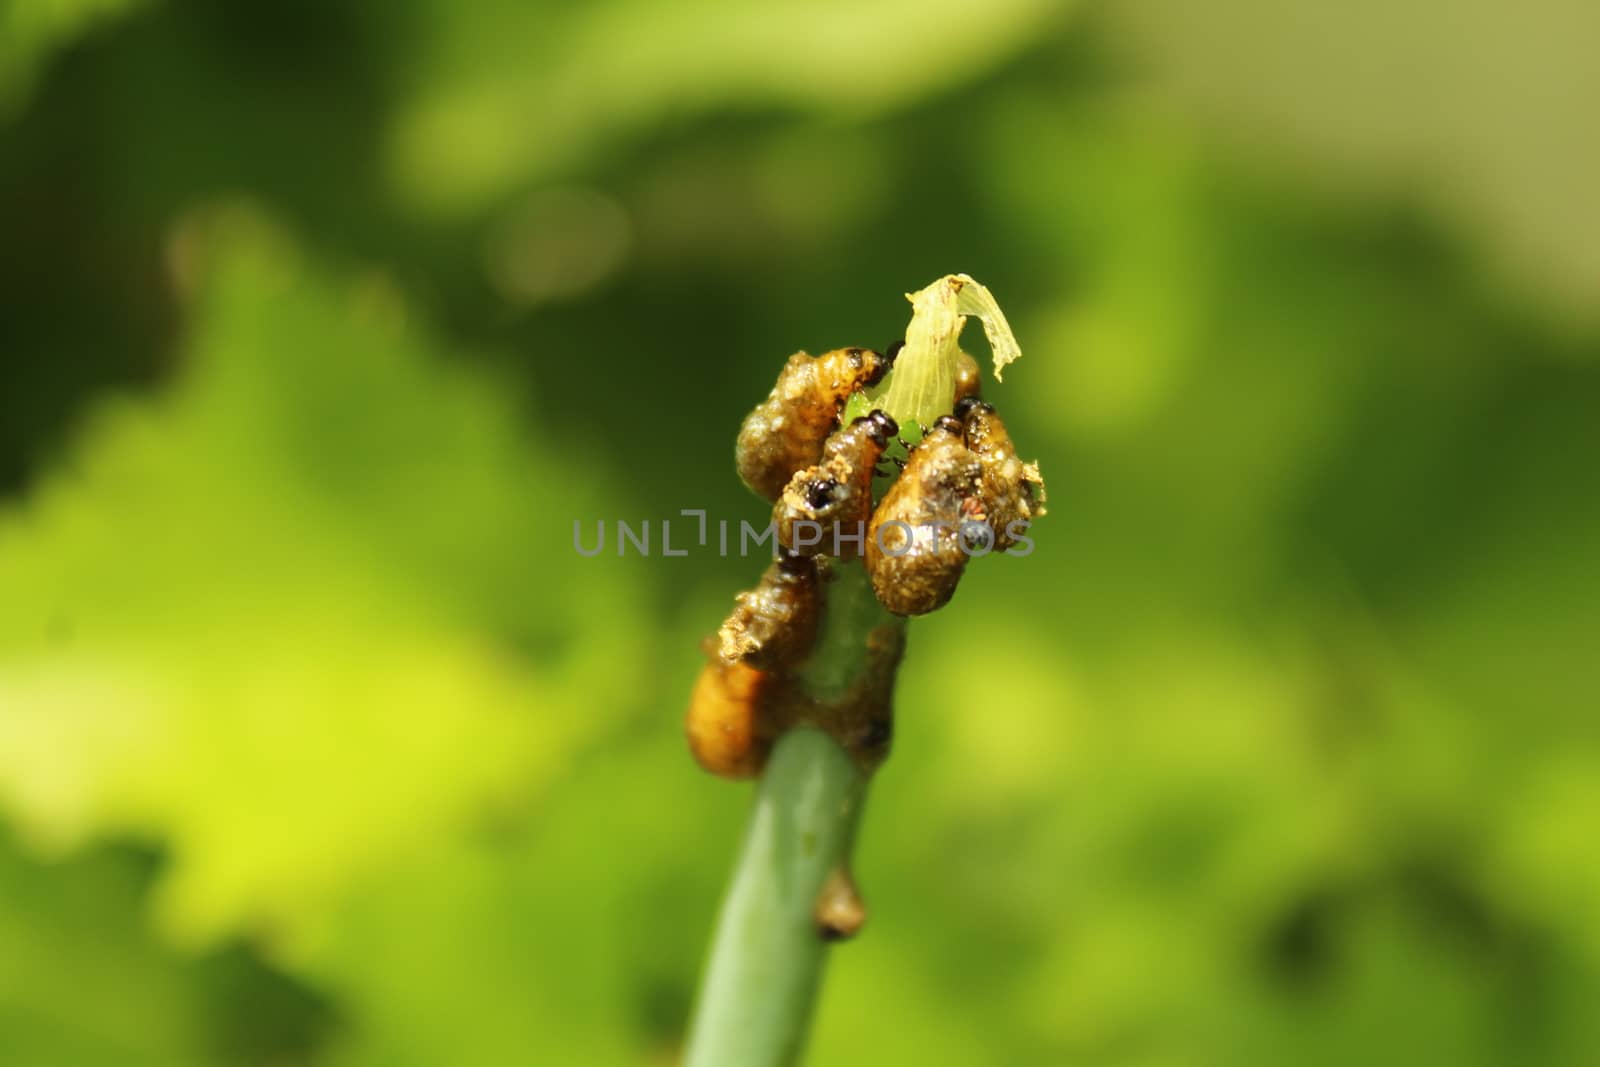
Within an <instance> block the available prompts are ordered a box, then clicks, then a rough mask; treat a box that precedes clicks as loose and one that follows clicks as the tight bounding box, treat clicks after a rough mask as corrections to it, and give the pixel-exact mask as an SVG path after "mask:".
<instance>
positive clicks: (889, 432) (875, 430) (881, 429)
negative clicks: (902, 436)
mask: <svg viewBox="0 0 1600 1067" xmlns="http://www.w3.org/2000/svg"><path fill="white" fill-rule="evenodd" d="M862 423H866V424H867V432H868V433H870V434H871V435H872V439H873V441H875V442H877V445H878V447H879V448H886V447H887V446H888V444H889V442H890V441H892V440H894V438H895V437H896V436H898V435H899V433H900V424H899V423H898V422H895V421H894V420H893V419H891V418H890V417H889V416H888V415H886V414H884V413H883V412H881V411H874V412H873V413H872V414H870V415H863V416H862V417H861V418H859V419H857V420H856V425H858V426H859V425H861V424H862Z"/></svg>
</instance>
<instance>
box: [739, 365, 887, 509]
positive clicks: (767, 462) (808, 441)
mask: <svg viewBox="0 0 1600 1067" xmlns="http://www.w3.org/2000/svg"><path fill="white" fill-rule="evenodd" d="M890 362H891V361H890V360H889V359H887V358H886V357H884V356H883V355H881V354H880V353H877V352H874V351H872V350H871V349H869V348H836V349H834V350H833V351H832V352H826V353H824V354H822V355H820V356H817V357H815V358H813V357H811V356H808V355H806V354H805V353H804V352H797V353H795V354H794V355H792V356H790V357H789V362H788V363H786V364H784V367H783V370H782V372H781V373H779V375H778V382H777V384H776V385H775V386H773V388H772V392H771V393H770V394H768V396H767V399H766V400H764V401H762V402H761V404H759V405H758V406H757V407H756V409H755V410H754V411H752V412H751V413H750V414H749V415H748V416H746V418H745V420H744V425H743V426H741V427H740V428H739V442H738V446H737V448H736V451H735V460H736V462H737V464H738V468H739V477H740V478H742V479H744V484H745V485H748V486H749V487H750V488H751V489H752V490H754V491H755V492H756V493H758V494H759V495H761V496H763V497H765V498H766V499H768V500H772V501H776V500H777V499H778V498H779V497H780V496H782V495H783V490H784V487H785V486H786V485H788V484H789V479H791V478H793V477H794V474H795V472H796V471H799V470H804V469H805V468H806V467H810V466H812V465H814V464H816V463H817V462H818V460H820V459H821V457H822V445H823V442H824V441H825V440H827V437H828V435H829V434H830V433H832V432H833V430H834V428H835V427H836V426H837V425H838V423H839V412H840V410H841V409H842V408H843V407H844V403H845V401H846V400H848V399H850V394H851V393H854V392H855V391H856V390H857V389H860V388H863V387H865V386H869V385H874V384H876V383H877V382H878V381H879V380H880V379H881V378H882V377H883V375H884V373H885V372H886V371H887V370H888V369H889V365H890Z"/></svg>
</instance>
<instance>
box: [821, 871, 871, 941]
mask: <svg viewBox="0 0 1600 1067" xmlns="http://www.w3.org/2000/svg"><path fill="white" fill-rule="evenodd" d="M811 918H812V920H813V921H814V922H815V923H816V926H817V936H818V937H820V938H821V939H822V940H824V941H848V940H849V939H850V938H852V937H855V936H856V934H858V933H860V932H861V927H862V926H864V925H866V921H867V906H866V904H865V903H864V902H863V901H862V899H861V893H860V891H859V890H857V889H856V883H855V879H853V878H851V877H850V872H849V870H847V869H846V868H845V867H843V866H838V867H835V868H834V869H833V870H832V871H830V872H828V878H827V881H825V882H823V883H822V889H821V890H820V891H819V892H818V893H817V902H816V906H815V907H814V908H813V909H812V913H811Z"/></svg>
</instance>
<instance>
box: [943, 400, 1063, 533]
mask: <svg viewBox="0 0 1600 1067" xmlns="http://www.w3.org/2000/svg"><path fill="white" fill-rule="evenodd" d="M956 416H957V417H958V418H960V419H961V420H962V423H963V426H964V432H965V438H966V443H967V448H968V449H970V450H971V451H972V453H973V454H974V455H975V456H977V457H978V462H979V463H980V464H981V465H982V467H983V503H984V509H985V510H986V512H987V513H988V523H989V526H990V528H991V529H993V530H994V545H993V547H994V548H996V549H1002V550H1003V549H1006V548H1009V547H1011V546H1012V545H1013V544H1015V543H1016V534H1019V533H1022V532H1023V531H1025V530H1026V529H1027V527H1028V524H1030V523H1032V522H1033V520H1034V519H1035V518H1037V517H1038V516H1040V515H1043V514H1044V499H1045V498H1044V482H1043V480H1042V479H1041V478H1040V476H1039V468H1038V467H1037V466H1036V465H1034V464H1031V463H1023V462H1022V460H1020V459H1019V458H1017V450H1016V446H1014V445H1013V444H1012V443H1011V434H1010V433H1008V432H1007V431H1006V426H1005V423H1003V422H1001V421H1000V416H999V415H997V414H996V413H995V410H994V408H993V407H992V406H991V405H989V404H985V403H983V402H982V401H981V400H977V399H975V398H968V399H965V400H962V401H961V402H960V403H958V404H957V405H956Z"/></svg>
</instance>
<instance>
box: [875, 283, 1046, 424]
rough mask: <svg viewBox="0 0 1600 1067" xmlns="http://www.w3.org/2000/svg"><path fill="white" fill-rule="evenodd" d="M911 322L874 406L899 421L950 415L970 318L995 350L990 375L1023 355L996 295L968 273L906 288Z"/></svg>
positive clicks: (927, 420)
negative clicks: (918, 287) (915, 289)
mask: <svg viewBox="0 0 1600 1067" xmlns="http://www.w3.org/2000/svg"><path fill="white" fill-rule="evenodd" d="M906 299H907V300H909V301H911V322H910V324H909V325H907V326H906V344H905V348H904V349H902V350H901V352H900V358H899V360H898V361H897V362H896V364H895V369H894V373H892V374H891V375H890V376H889V380H888V381H887V382H886V383H885V384H884V386H883V387H882V388H881V389H880V390H879V392H878V394H877V395H876V397H875V398H874V399H875V405H876V406H877V407H880V408H882V409H883V410H884V411H886V412H888V413H889V415H891V416H892V417H893V418H895V419H896V420H897V421H899V422H900V423H902V424H910V425H914V426H931V425H932V424H933V422H934V420H935V419H937V418H938V417H939V416H941V415H946V414H949V412H950V406H951V397H952V395H953V394H954V392H955V375H956V359H957V357H958V356H959V355H960V354H961V330H962V328H963V327H965V326H966V324H967V319H968V317H973V318H976V319H978V320H979V321H980V322H982V323H983V332H984V333H985V334H986V335H987V336H988V338H989V347H990V349H991V350H992V351H993V353H994V376H995V379H996V380H1003V378H1002V373H1003V371H1004V370H1005V368H1006V366H1007V365H1009V364H1011V363H1014V362H1016V361H1017V360H1018V359H1020V358H1022V349H1021V348H1020V347H1019V346H1018V345H1017V339H1016V337H1015V336H1014V335H1013V334H1012V332H1011V324H1010V323H1008V322H1007V321H1006V317H1005V313H1004V312H1002V311H1001V310H1000V305H999V303H997V302H996V301H995V298H994V295H993V294H992V293H990V292H989V290H988V289H987V288H985V287H984V286H983V285H981V284H979V283H978V282H977V281H975V280H974V279H973V278H972V277H970V276H969V275H966V274H947V275H945V276H944V277H943V278H940V279H939V280H938V281H936V282H934V283H933V284H932V285H930V286H928V287H927V288H926V289H922V290H920V291H918V292H915V293H907V294H906Z"/></svg>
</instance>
